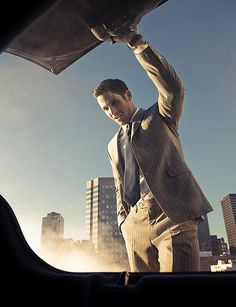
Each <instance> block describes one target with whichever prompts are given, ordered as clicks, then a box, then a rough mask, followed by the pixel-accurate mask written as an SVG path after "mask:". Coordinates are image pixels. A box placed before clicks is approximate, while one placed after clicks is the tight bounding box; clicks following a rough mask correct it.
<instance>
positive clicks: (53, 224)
mask: <svg viewBox="0 0 236 307" xmlns="http://www.w3.org/2000/svg"><path fill="white" fill-rule="evenodd" d="M63 236H64V218H63V217H62V216H61V214H60V213H56V212H51V213H48V214H47V216H45V217H43V219H42V228H41V244H47V243H48V242H50V241H52V240H56V239H60V238H63Z"/></svg>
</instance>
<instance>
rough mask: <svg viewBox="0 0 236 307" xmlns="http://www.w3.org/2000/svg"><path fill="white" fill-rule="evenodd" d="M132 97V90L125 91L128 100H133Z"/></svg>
mask: <svg viewBox="0 0 236 307" xmlns="http://www.w3.org/2000/svg"><path fill="white" fill-rule="evenodd" d="M132 97H133V95H132V93H131V91H130V90H127V91H126V92H125V98H126V99H127V100H128V101H131V100H132Z"/></svg>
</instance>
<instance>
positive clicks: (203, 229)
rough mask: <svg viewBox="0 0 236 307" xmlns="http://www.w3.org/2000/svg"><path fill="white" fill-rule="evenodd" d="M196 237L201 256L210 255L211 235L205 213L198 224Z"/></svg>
mask: <svg viewBox="0 0 236 307" xmlns="http://www.w3.org/2000/svg"><path fill="white" fill-rule="evenodd" d="M198 239H199V247H200V255H201V256H203V257H204V256H211V255H212V248H211V236H210V229H209V223H208V217H207V215H205V216H204V221H203V222H201V223H200V224H199V225H198Z"/></svg>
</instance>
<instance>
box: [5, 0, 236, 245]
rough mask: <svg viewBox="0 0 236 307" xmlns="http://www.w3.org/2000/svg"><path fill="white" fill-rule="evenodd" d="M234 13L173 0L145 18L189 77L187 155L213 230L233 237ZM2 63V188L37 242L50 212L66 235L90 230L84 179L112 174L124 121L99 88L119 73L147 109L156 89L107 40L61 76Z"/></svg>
mask: <svg viewBox="0 0 236 307" xmlns="http://www.w3.org/2000/svg"><path fill="white" fill-rule="evenodd" d="M209 12H210V13H209ZM235 20H236V5H235V1H232V0H228V1H227V2H226V3H224V4H223V1H220V0H215V1H214V2H213V1H212V0H204V1H203V0H199V1H195V0H188V1H187V0H179V1H171V0H170V1H167V2H166V3H165V4H163V5H162V6H161V7H160V8H158V9H157V10H154V11H153V12H151V13H150V14H148V15H147V16H145V17H144V18H143V20H142V21H141V23H140V26H139V29H140V32H141V33H142V34H143V36H144V37H145V39H147V40H148V41H149V42H150V43H151V44H152V46H153V47H154V48H156V49H157V50H159V51H160V53H161V54H163V55H164V56H165V57H166V59H167V60H168V61H169V62H170V63H171V64H172V65H173V67H174V68H175V69H176V72H177V73H178V75H179V76H180V77H181V79H182V80H183V83H184V86H185V90H186V96H185V110H184V115H183V118H182V119H181V122H180V136H181V140H182V144H183V149H184V152H185V157H186V160H187V162H188V164H189V166H190V168H191V170H192V171H193V174H194V176H195V177H196V179H197V181H198V182H199V184H200V186H201V187H202V188H203V191H204V192H205V194H206V196H207V198H208V199H209V201H210V203H211V204H212V206H213V208H214V211H213V212H212V213H210V214H209V215H208V220H209V227H210V233H211V234H216V235H217V236H218V237H224V238H225V239H226V240H227V237H226V231H225V226H224V221H223V214H222V209H221V204H220V200H221V199H222V198H223V197H224V196H225V195H227V194H230V193H235V168H234V165H235V156H236V154H235V153H236V142H235V135H236V122H235V115H236V107H235V97H236V87H235V83H236V74H235V72H236V61H235V49H236V41H235V30H236V25H235ZM0 70H1V75H0V95H1V96H0V98H1V99H0V147H1V153H0V166H1V176H0V187H1V190H0V193H1V195H2V196H3V197H4V198H5V199H6V200H7V201H8V202H9V204H10V205H11V207H12V208H13V210H14V212H15V214H16V217H17V219H18V221H19V224H20V226H21V227H22V230H23V233H24V235H25V237H26V239H27V241H28V242H29V244H30V245H31V247H32V248H33V249H36V248H37V246H38V242H39V240H40V227H41V224H40V221H41V217H42V216H44V215H45V214H46V213H47V212H53V211H55V212H61V214H62V215H63V216H64V218H65V220H66V221H68V222H67V223H68V224H66V225H65V235H66V236H67V237H73V238H75V239H79V238H83V237H84V236H85V235H84V228H85V227H84V226H85V223H84V217H85V204H86V197H85V191H86V182H87V181H88V180H91V179H93V178H96V177H111V176H112V171H111V167H110V163H109V159H108V156H107V152H106V148H107V143H108V141H109V140H110V139H111V138H112V136H113V135H114V133H115V132H116V130H117V128H118V127H117V126H116V124H114V123H112V122H111V121H110V120H109V119H108V118H106V117H105V115H104V114H103V113H102V112H101V110H100V109H99V106H98V105H97V103H96V101H95V100H94V98H93V97H92V90H93V88H94V87H95V86H96V85H97V84H98V83H99V82H100V81H101V80H103V79H105V78H108V77H112V78H113V77H118V78H120V79H123V80H124V81H126V82H127V84H128V86H129V87H130V89H131V91H132V92H133V95H134V101H135V103H136V105H137V106H138V107H143V108H147V107H149V106H150V105H152V104H153V103H154V101H156V97H157V93H156V89H155V87H154V86H153V84H152V82H151V81H150V80H149V79H148V77H147V76H146V75H145V73H144V72H143V70H142V68H141V67H140V66H139V64H138V63H137V61H136V59H135V57H134V55H133V54H132V52H131V50H129V49H128V48H127V47H126V46H123V45H120V44H114V45H111V44H110V43H107V42H105V43H103V44H101V45H100V46H98V47H97V48H96V49H94V50H92V51H91V52H89V53H88V54H87V55H86V56H84V57H83V58H81V59H80V60H79V61H78V62H75V63H73V65H71V66H70V67H69V68H67V69H66V70H65V71H64V72H62V73H61V74H59V75H57V76H55V75H53V74H52V73H50V72H48V71H46V70H45V69H43V68H41V67H39V66H37V65H35V64H33V63H31V62H29V61H26V60H24V59H22V58H19V57H16V56H13V55H10V54H6V53H4V52H3V53H2V54H1V55H0Z"/></svg>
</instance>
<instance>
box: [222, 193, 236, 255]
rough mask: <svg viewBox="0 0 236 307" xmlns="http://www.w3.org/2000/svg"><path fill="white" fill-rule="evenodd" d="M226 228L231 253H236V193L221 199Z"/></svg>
mask: <svg viewBox="0 0 236 307" xmlns="http://www.w3.org/2000/svg"><path fill="white" fill-rule="evenodd" d="M221 206H222V211H223V217H224V222H225V229H226V234H227V238H228V243H229V250H230V254H231V255H236V194H228V195H226V196H224V197H223V198H222V199H221Z"/></svg>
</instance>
